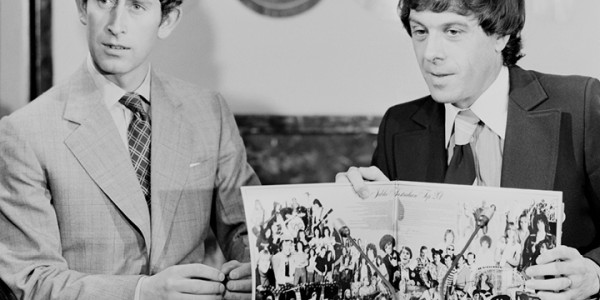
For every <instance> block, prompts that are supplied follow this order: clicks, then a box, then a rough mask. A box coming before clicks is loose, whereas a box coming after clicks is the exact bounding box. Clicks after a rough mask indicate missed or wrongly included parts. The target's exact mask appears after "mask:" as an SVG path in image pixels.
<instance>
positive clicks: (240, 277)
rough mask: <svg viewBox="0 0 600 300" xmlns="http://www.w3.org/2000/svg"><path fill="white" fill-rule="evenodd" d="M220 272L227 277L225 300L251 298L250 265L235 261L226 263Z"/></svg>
mask: <svg viewBox="0 0 600 300" xmlns="http://www.w3.org/2000/svg"><path fill="white" fill-rule="evenodd" d="M221 272H223V274H225V275H226V276H227V282H226V285H225V289H226V291H225V299H251V298H252V267H251V266H250V263H241V262H238V261H237V260H232V261H228V262H226V263H224V264H223V266H222V267H221Z"/></svg>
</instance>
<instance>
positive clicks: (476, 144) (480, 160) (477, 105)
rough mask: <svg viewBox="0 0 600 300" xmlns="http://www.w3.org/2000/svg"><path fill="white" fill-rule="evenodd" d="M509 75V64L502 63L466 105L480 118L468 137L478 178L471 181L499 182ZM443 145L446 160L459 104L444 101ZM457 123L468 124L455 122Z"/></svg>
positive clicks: (450, 150)
mask: <svg viewBox="0 0 600 300" xmlns="http://www.w3.org/2000/svg"><path fill="white" fill-rule="evenodd" d="M508 93H509V78H508V68H507V67H502V69H501V70H500V73H499V74H498V77H497V78H496V80H495V81H494V82H493V83H492V84H491V85H490V87H489V88H488V89H487V90H486V91H485V92H483V94H481V96H480V97H479V98H478V99H477V100H476V101H475V102H474V103H473V104H472V105H471V107H469V109H470V110H471V111H472V112H473V113H474V114H475V115H476V116H477V117H478V118H479V119H480V120H481V121H482V122H483V124H484V125H483V126H481V125H479V126H478V128H477V129H476V130H475V133H474V134H473V137H472V139H471V142H470V143H471V146H472V148H473V156H474V158H475V169H476V172H477V178H476V179H475V182H474V184H476V185H485V186H500V178H501V172H502V153H503V150H504V139H505V135H506V120H507V116H508ZM444 107H445V110H446V124H445V129H446V135H445V137H446V149H448V163H450V160H451V158H452V154H453V151H454V144H455V141H454V138H453V129H454V126H455V125H454V120H455V119H456V115H458V112H459V111H461V109H460V108H458V107H456V106H454V105H452V104H449V103H446V104H445V105H444ZM457 126H470V125H469V124H458V125H457Z"/></svg>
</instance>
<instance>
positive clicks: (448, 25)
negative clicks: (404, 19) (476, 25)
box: [408, 17, 469, 28]
mask: <svg viewBox="0 0 600 300" xmlns="http://www.w3.org/2000/svg"><path fill="white" fill-rule="evenodd" d="M408 22H409V23H411V24H410V25H413V24H412V23H415V24H414V25H418V26H423V27H426V28H429V27H428V26H426V25H424V24H423V23H421V22H419V21H417V20H415V19H413V18H411V17H409V18H408ZM439 26H440V27H442V28H447V27H451V26H462V27H469V24H468V23H467V22H464V21H450V22H447V23H442V24H440V25H439Z"/></svg>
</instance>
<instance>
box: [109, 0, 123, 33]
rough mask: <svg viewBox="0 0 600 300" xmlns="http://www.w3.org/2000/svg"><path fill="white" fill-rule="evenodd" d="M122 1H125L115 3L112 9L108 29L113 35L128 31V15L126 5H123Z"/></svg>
mask: <svg viewBox="0 0 600 300" xmlns="http://www.w3.org/2000/svg"><path fill="white" fill-rule="evenodd" d="M122 2H123V1H119V4H117V5H115V6H114V7H113V8H112V10H111V11H110V20H109V22H108V26H107V29H108V31H109V32H110V33H111V34H112V35H120V34H125V33H127V23H126V17H127V16H126V14H125V9H124V6H123V5H121V3H122Z"/></svg>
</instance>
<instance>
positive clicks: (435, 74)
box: [429, 72, 452, 78]
mask: <svg viewBox="0 0 600 300" xmlns="http://www.w3.org/2000/svg"><path fill="white" fill-rule="evenodd" d="M429 75H431V77H433V78H445V77H448V76H451V75H452V74H451V73H435V72H429Z"/></svg>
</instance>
